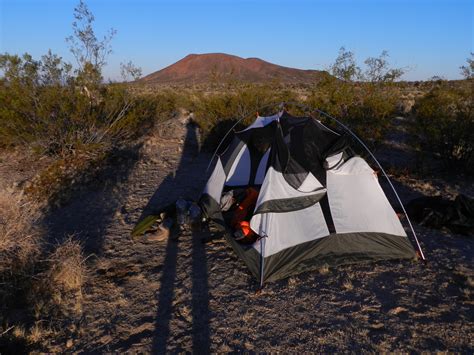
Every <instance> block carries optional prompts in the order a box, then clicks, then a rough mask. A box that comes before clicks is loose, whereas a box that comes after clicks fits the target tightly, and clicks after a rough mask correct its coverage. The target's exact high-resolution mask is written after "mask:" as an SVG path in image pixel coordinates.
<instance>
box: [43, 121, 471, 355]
mask: <svg viewBox="0 0 474 355" xmlns="http://www.w3.org/2000/svg"><path fill="white" fill-rule="evenodd" d="M197 141H198V139H197V131H196V129H195V128H194V127H192V126H190V125H184V124H181V123H180V122H179V120H176V121H173V122H168V123H165V124H163V125H162V126H161V127H160V129H159V130H158V131H157V132H156V133H155V134H154V135H153V136H151V137H150V138H149V139H148V140H147V142H146V143H145V144H144V146H143V147H142V148H141V150H140V152H139V153H138V154H136V155H133V154H132V155H131V158H130V159H128V160H127V161H126V163H124V164H122V165H121V166H120V168H118V169H117V170H114V172H113V174H111V173H110V172H109V173H108V175H107V176H105V177H104V178H101V179H100V180H98V181H97V183H96V184H94V187H91V188H90V189H87V190H85V191H82V192H79V193H78V194H77V196H75V198H74V199H73V200H72V202H71V203H69V204H68V205H66V206H65V207H64V208H61V209H57V210H56V211H54V212H52V213H50V214H49V215H48V216H47V217H46V219H45V223H46V224H47V225H48V227H49V230H50V233H51V237H52V238H53V239H57V240H60V239H62V238H64V237H65V236H66V235H68V234H72V233H74V234H76V235H77V236H78V237H79V238H81V240H83V241H84V243H85V246H86V250H87V252H88V253H93V256H92V257H90V258H89V259H88V262H89V266H90V270H91V273H90V277H89V279H88V281H87V284H86V285H85V288H84V297H85V299H84V305H83V314H82V317H81V318H80V319H79V320H77V321H75V322H73V323H71V324H65V325H64V327H63V329H61V330H60V332H59V333H57V335H56V336H55V337H54V338H51V339H49V340H48V341H49V344H48V345H47V346H46V348H45V349H44V350H46V351H64V350H65V349H66V344H67V345H68V348H67V350H68V351H79V352H112V351H113V352H123V351H132V352H135V351H137V352H158V353H161V352H165V351H171V352H178V351H180V352H181V351H195V352H209V351H212V352H224V351H225V352H228V351H256V352H261V351H265V352H267V351H281V352H290V351H291V352H303V351H305V352H309V351H311V352H313V351H314V352H325V353H329V352H336V351H337V352H341V351H355V352H362V351H377V352H379V351H405V352H406V351H413V352H418V351H424V350H425V351H436V350H441V351H445V350H449V351H453V352H463V353H472V352H473V351H474V344H473V340H472V335H473V334H474V307H473V306H474V300H473V289H474V274H473V270H474V266H473V256H474V250H473V246H474V242H473V239H472V237H471V238H469V237H463V236H459V235H451V234H449V233H448V232H446V231H436V230H430V229H426V228H424V227H421V226H417V225H415V228H416V231H417V233H418V235H419V238H420V241H421V244H422V247H423V249H424V251H425V254H426V256H427V258H428V261H427V262H426V263H423V262H420V261H403V262H380V263H376V264H361V265H350V266H343V267H338V268H330V269H329V270H320V271H317V272H308V273H304V274H301V275H297V276H293V277H291V278H288V279H286V280H282V281H279V282H275V283H270V284H267V285H266V287H265V288H264V290H263V292H262V293H260V294H256V292H255V291H256V289H257V282H256V281H255V280H254V279H253V278H252V277H251V276H250V273H249V272H248V271H247V269H246V268H245V266H244V265H243V263H242V262H241V261H240V260H239V259H238V258H237V257H236V256H235V255H234V254H233V252H232V249H230V247H228V246H227V244H226V243H225V242H224V240H222V239H217V240H215V241H213V242H212V243H208V244H203V243H202V242H201V239H202V238H203V237H205V236H207V234H206V232H199V233H194V234H191V233H187V232H186V233H183V234H182V235H180V236H179V238H178V240H177V241H176V240H168V241H165V242H147V241H146V239H145V238H141V239H139V240H135V241H134V240H132V239H131V238H130V232H131V230H132V228H133V227H134V225H135V223H136V222H137V221H138V220H139V218H140V216H141V215H142V213H147V212H149V211H153V210H154V209H157V208H159V207H160V206H163V205H165V204H167V203H170V202H173V201H175V200H176V199H177V198H178V197H182V196H184V197H191V198H197V197H198V195H199V193H200V191H201V189H202V187H203V185H204V183H205V181H206V178H207V175H208V173H206V172H205V169H206V166H207V164H208V161H209V158H210V156H209V154H204V153H201V154H200V153H199V147H198V143H197ZM389 145H390V142H389ZM383 154H384V153H383V151H381V152H380V155H381V157H382V158H384V156H383ZM385 158H386V156H385ZM385 160H386V159H385ZM466 185H467V186H468V185H469V184H466ZM471 185H472V184H471ZM397 187H399V188H400V191H401V195H402V198H403V199H404V200H407V199H410V198H412V197H414V196H418V195H420V194H423V193H429V194H433V193H436V191H444V190H450V191H453V192H456V191H459V190H462V189H463V188H464V187H463V186H457V187H456V186H454V185H450V184H446V183H445V182H444V181H442V180H440V181H437V182H433V181H422V182H420V181H419V180H413V179H411V180H410V179H405V180H403V181H399V182H398V183H397Z"/></svg>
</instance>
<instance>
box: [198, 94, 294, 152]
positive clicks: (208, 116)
mask: <svg viewBox="0 0 474 355" xmlns="http://www.w3.org/2000/svg"><path fill="white" fill-rule="evenodd" d="M295 98H296V95H295V93H294V92H292V91H290V90H279V89H277V88H272V87H270V86H259V85H248V86H240V87H238V88H237V89H236V90H234V91H231V90H226V91H225V92H221V93H210V94H206V93H197V94H196V95H195V96H194V97H193V98H192V99H191V103H190V106H189V108H190V109H191V111H193V112H194V120H195V122H196V123H197V124H198V125H199V127H200V129H201V134H202V136H203V139H204V148H205V149H211V150H212V149H214V148H215V147H216V146H217V145H218V144H219V142H220V141H221V139H222V137H223V136H224V135H225V134H226V133H227V132H228V130H229V129H230V128H231V127H232V126H233V125H234V124H235V123H236V122H237V121H239V120H242V121H241V122H240V124H239V125H237V127H236V129H240V128H242V127H244V126H245V125H248V124H250V123H251V122H253V120H255V117H256V114H257V112H258V114H259V115H261V116H264V115H270V114H273V113H275V112H276V111H277V110H278V104H279V103H281V102H284V101H295V100H296V99H295Z"/></svg>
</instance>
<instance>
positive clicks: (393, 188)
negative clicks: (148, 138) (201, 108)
mask: <svg viewBox="0 0 474 355" xmlns="http://www.w3.org/2000/svg"><path fill="white" fill-rule="evenodd" d="M288 104H289V105H295V106H298V107H300V108H304V109H307V110H310V111H311V110H312V111H315V112H318V113H319V114H321V115H323V116H326V117H327V118H329V119H331V120H333V121H335V122H336V123H337V124H338V125H340V126H341V127H342V128H344V129H345V130H346V131H347V132H349V133H350V134H351V135H352V136H353V137H354V138H355V139H356V140H357V141H358V142H359V143H360V144H361V145H362V147H364V149H365V150H367V152H368V153H369V154H370V156H371V157H372V159H373V160H374V161H375V163H376V164H377V166H378V167H379V169H380V171H381V172H382V174H383V175H384V177H385V179H386V180H387V181H388V183H389V185H390V187H391V189H392V191H393V193H394V194H395V197H396V198H397V200H398V203H399V204H400V206H401V208H402V210H403V213H404V214H405V217H406V218H407V221H408V224H409V226H410V229H411V232H412V234H413V237H414V238H415V241H416V246H417V248H418V251H419V252H420V256H421V259H422V260H426V258H425V254H424V253H423V250H422V249H421V245H420V242H419V241H418V237H417V235H416V232H415V229H414V228H413V225H412V223H411V220H410V217H408V213H407V211H406V210H405V206H404V205H403V203H402V200H401V199H400V196H398V193H397V190H395V187H394V186H393V184H392V181H391V180H390V178H389V177H388V175H387V173H386V172H385V170H384V168H383V167H382V165H381V164H380V163H379V161H378V160H377V158H376V157H375V155H374V154H373V153H372V151H371V150H370V149H369V147H367V145H365V143H364V142H363V141H362V140H361V139H360V138H359V137H358V136H357V135H356V134H355V133H354V132H352V131H351V130H350V129H349V127H347V126H346V125H345V124H343V123H342V122H341V121H339V120H338V119H337V118H335V117H333V116H331V115H329V114H327V113H326V112H324V111H322V110H320V109H312V108H311V107H309V106H307V105H303V104H300V103H298V102H291V101H290V102H281V103H280V104H279V107H280V108H285V107H286V105H288ZM271 106H276V104H268V105H264V106H261V107H260V108H259V109H258V110H257V111H260V110H262V109H265V108H267V107H271ZM247 117H250V115H247V116H244V117H242V118H241V119H240V120H238V121H237V122H236V123H235V124H234V125H233V126H232V127H231V128H230V129H229V131H227V133H226V134H225V136H224V138H222V140H221V141H220V143H219V145H218V146H217V148H216V150H215V151H214V154H213V155H212V157H211V160H210V161H209V165H208V166H207V168H206V171H208V170H209V168H210V166H211V164H212V161H213V160H214V157H215V156H216V155H217V151H218V150H219V148H220V147H221V145H222V143H223V142H224V140H225V138H226V137H227V136H228V135H229V133H230V132H231V131H232V130H233V129H234V128H235V127H236V126H237V125H238V124H239V123H240V122H242V120H244V119H245V118H247ZM262 250H263V249H262ZM261 268H262V269H263V259H262V262H261ZM262 285H263V272H261V280H260V286H262Z"/></svg>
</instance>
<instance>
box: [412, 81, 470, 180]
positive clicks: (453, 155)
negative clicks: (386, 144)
mask: <svg viewBox="0 0 474 355" xmlns="http://www.w3.org/2000/svg"><path fill="white" fill-rule="evenodd" d="M412 129H413V132H414V134H415V136H416V141H415V142H413V143H414V144H415V145H416V146H417V147H418V148H419V149H420V150H421V151H424V152H425V153H426V152H432V153H434V154H435V155H438V156H439V157H440V158H442V159H443V160H444V161H445V162H446V163H447V164H448V165H450V166H452V167H459V168H462V169H465V170H466V171H467V172H470V173H473V172H474V103H473V96H472V88H471V87H470V86H469V85H468V86H461V85H460V86H457V87H452V86H442V85H441V86H438V87H435V88H434V89H432V90H431V91H430V92H429V93H427V94H426V95H425V96H422V97H421V98H419V99H418V100H417V101H416V103H415V106H414V120H413V126H412Z"/></svg>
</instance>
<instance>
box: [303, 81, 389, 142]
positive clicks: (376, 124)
mask: <svg viewBox="0 0 474 355" xmlns="http://www.w3.org/2000/svg"><path fill="white" fill-rule="evenodd" d="M306 102H307V104H308V105H309V106H311V107H314V108H318V109H320V110H322V111H324V112H326V113H328V114H329V115H331V116H333V117H335V118H337V119H339V120H341V121H342V122H343V123H344V124H345V125H347V126H348V127H350V128H351V129H352V130H353V131H354V132H355V133H356V134H357V135H358V136H359V137H361V138H362V139H363V140H364V141H365V142H367V143H368V144H369V145H370V146H371V147H372V148H375V147H377V145H378V144H380V142H381V141H382V139H383V138H384V136H385V135H386V133H387V131H388V130H389V128H390V124H391V118H392V117H393V116H394V115H395V113H396V111H397V103H398V91H397V90H395V88H392V87H391V86H390V84H379V83H350V82H342V81H339V80H335V79H334V78H332V79H329V80H327V81H325V82H324V83H322V84H321V85H320V86H318V87H316V88H315V89H314V90H313V91H312V93H311V94H310V95H309V97H308V98H307V100H306ZM322 119H323V121H325V122H326V123H328V124H331V122H330V121H329V120H327V119H325V118H324V117H322Z"/></svg>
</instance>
